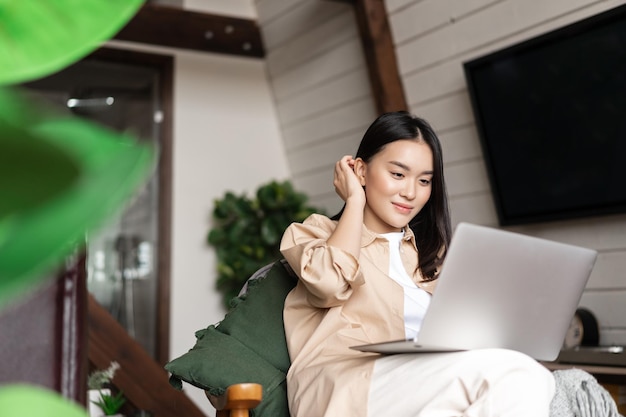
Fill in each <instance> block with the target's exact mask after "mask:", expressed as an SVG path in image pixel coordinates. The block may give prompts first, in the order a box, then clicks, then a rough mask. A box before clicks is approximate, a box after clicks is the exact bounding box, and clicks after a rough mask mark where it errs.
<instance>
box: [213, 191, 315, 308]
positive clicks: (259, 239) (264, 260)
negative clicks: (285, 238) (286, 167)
mask: <svg viewBox="0 0 626 417" xmlns="http://www.w3.org/2000/svg"><path fill="white" fill-rule="evenodd" d="M307 200H308V198H307V196H306V195H305V194H303V193H300V192H297V191H295V190H294V188H293V186H292V185H291V183H290V182H289V181H284V182H276V181H272V182H270V183H268V184H265V185H262V186H260V187H259V188H258V189H257V192H256V196H255V198H248V197H247V196H246V195H239V196H238V195H235V194H233V193H232V192H226V194H225V195H224V197H222V198H221V199H217V200H215V208H214V209H213V228H212V229H211V230H210V231H209V235H208V242H209V244H210V245H212V246H213V247H215V250H216V252H217V274H218V277H217V289H218V291H220V292H221V293H222V301H223V302H224V305H225V306H226V307H228V304H229V302H230V300H231V299H232V298H233V297H236V296H237V294H238V293H239V291H240V290H241V288H242V286H243V285H244V283H245V282H246V280H247V279H248V278H249V277H250V276H251V275H252V274H253V273H254V272H255V271H256V270H257V269H259V268H260V267H262V266H264V265H266V264H268V263H270V262H272V261H274V260H276V259H278V258H280V256H281V255H280V251H279V246H280V239H281V237H282V235H283V232H284V231H285V229H286V228H287V226H289V225H290V224H291V223H293V222H301V221H302V220H304V219H305V218H306V217H307V216H309V215H310V214H312V213H322V212H323V211H322V210H320V209H317V208H315V207H310V206H308V205H307Z"/></svg>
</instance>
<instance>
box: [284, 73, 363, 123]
mask: <svg viewBox="0 0 626 417" xmlns="http://www.w3.org/2000/svg"><path fill="white" fill-rule="evenodd" d="M367 83H368V78H367V73H366V72H365V71H363V70H362V69H359V70H357V71H354V72H349V73H345V74H343V75H342V76H340V77H338V78H331V79H330V80H328V81H326V82H323V83H320V84H319V85H318V86H316V88H315V89H310V90H307V91H304V92H301V93H300V94H298V95H295V96H292V97H290V98H289V99H287V100H283V101H278V103H277V107H278V112H279V114H280V117H281V120H282V122H283V123H284V124H285V125H290V124H291V123H293V122H295V121H298V120H303V119H304V118H305V117H311V116H313V115H315V114H318V113H320V112H324V111H328V110H330V109H334V110H336V109H337V108H338V107H340V106H343V105H346V104H349V103H350V102H352V101H356V100H359V99H363V98H364V97H369V90H367V89H365V90H364V89H363V88H362V87H363V86H364V85H367Z"/></svg>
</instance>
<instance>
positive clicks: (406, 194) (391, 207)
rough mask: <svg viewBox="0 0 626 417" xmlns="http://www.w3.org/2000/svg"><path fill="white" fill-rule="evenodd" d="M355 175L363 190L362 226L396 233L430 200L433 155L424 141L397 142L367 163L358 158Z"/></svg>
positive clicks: (390, 144) (374, 230)
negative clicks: (364, 197)
mask: <svg viewBox="0 0 626 417" xmlns="http://www.w3.org/2000/svg"><path fill="white" fill-rule="evenodd" d="M355 173H356V174H357V176H358V177H359V180H360V181H361V185H363V186H364V187H365V196H366V200H367V202H366V204H365V209H364V214H363V222H364V223H365V226H367V228H368V229H370V230H371V231H373V232H376V233H389V232H398V231H400V230H401V229H402V228H403V227H405V226H406V225H407V224H408V223H409V221H410V220H411V219H412V218H413V217H415V215H417V213H419V211H420V210H421V209H422V207H424V205H425V204H426V203H427V202H428V199H429V198H430V193H431V189H432V178H433V153H432V151H431V149H430V147H429V146H428V145H427V144H426V143H425V142H423V141H416V140H410V139H406V140H404V139H402V140H397V141H395V142H391V143H389V144H388V145H386V146H385V147H384V148H383V150H382V151H380V152H378V153H377V154H376V155H374V157H373V158H372V159H371V160H370V161H369V162H367V163H366V162H364V161H363V160H362V159H360V158H358V159H357V161H356V163H355Z"/></svg>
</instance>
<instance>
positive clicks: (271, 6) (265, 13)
mask: <svg viewBox="0 0 626 417" xmlns="http://www.w3.org/2000/svg"><path fill="white" fill-rule="evenodd" d="M305 1H307V0H290V1H285V0H256V9H257V15H258V17H259V22H263V24H264V25H266V26H267V25H268V24H269V23H270V22H272V21H273V20H275V19H277V18H279V17H280V16H281V15H283V14H285V13H286V12H288V11H289V10H290V9H293V8H296V7H299V3H302V2H305Z"/></svg>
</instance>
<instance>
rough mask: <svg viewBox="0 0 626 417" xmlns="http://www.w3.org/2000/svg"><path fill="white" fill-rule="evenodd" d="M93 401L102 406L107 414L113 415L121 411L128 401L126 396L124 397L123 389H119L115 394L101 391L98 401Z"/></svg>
mask: <svg viewBox="0 0 626 417" xmlns="http://www.w3.org/2000/svg"><path fill="white" fill-rule="evenodd" d="M92 403H94V404H96V405H97V406H98V407H100V408H101V409H102V411H103V412H104V415H105V416H112V415H115V414H117V413H118V412H119V411H120V408H122V406H123V405H124V403H126V398H124V393H123V392H122V391H119V392H118V393H117V394H115V395H108V394H105V393H103V392H100V399H99V400H98V401H92Z"/></svg>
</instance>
